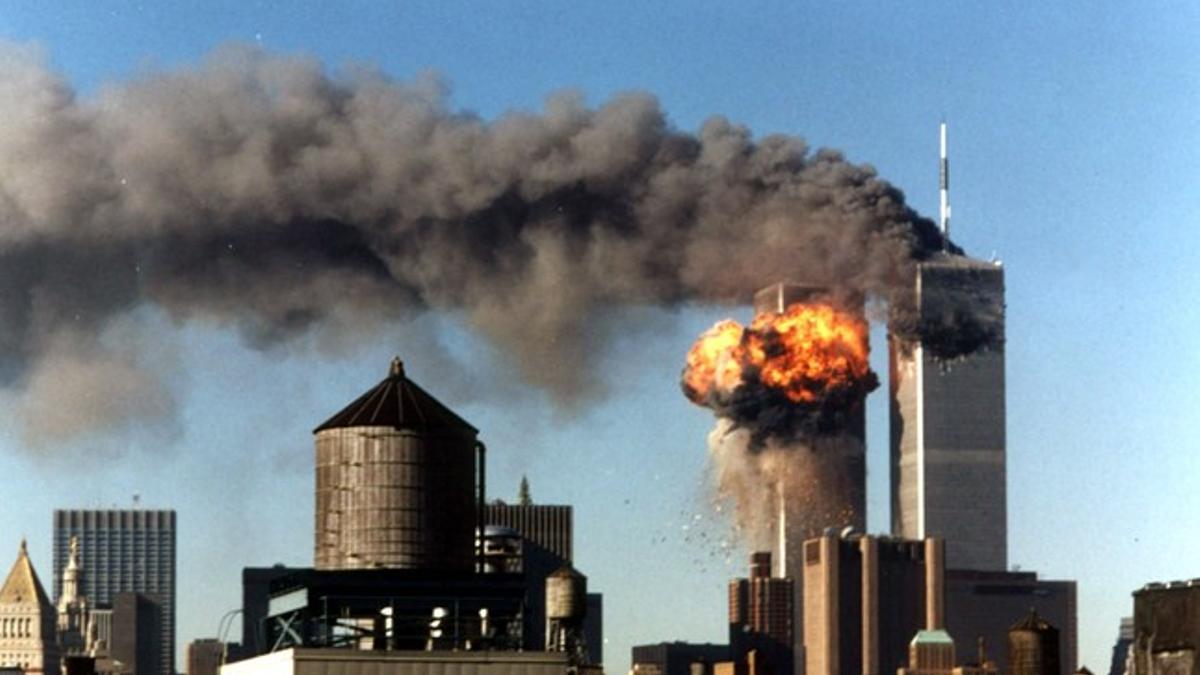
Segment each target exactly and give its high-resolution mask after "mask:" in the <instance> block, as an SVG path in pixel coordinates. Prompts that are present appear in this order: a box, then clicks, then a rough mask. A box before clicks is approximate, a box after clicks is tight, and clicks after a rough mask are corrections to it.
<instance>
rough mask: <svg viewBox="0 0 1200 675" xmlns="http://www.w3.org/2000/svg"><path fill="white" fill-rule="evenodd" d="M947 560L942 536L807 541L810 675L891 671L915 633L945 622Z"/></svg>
mask: <svg viewBox="0 0 1200 675" xmlns="http://www.w3.org/2000/svg"><path fill="white" fill-rule="evenodd" d="M944 560H945V545H944V542H942V541H941V540H940V539H926V540H924V541H912V540H902V539H888V538H880V537H872V536H864V535H850V536H846V537H840V536H837V535H832V534H828V535H825V536H822V537H818V538H816V539H809V540H808V541H806V542H804V658H805V672H806V673H807V675H860V674H861V675H894V674H895V673H896V671H897V669H898V668H900V666H902V665H903V664H904V663H905V660H906V659H905V657H906V656H907V655H908V651H909V645H910V640H911V639H912V637H913V635H915V634H916V633H917V632H918V631H919V630H921V629H922V628H930V627H932V628H933V629H934V630H936V629H939V628H942V627H943V621H944V620H945V604H944V599H943V597H944V596H943V579H944V573H945V562H944ZM941 632H943V633H944V631H941ZM951 649H953V643H951Z"/></svg>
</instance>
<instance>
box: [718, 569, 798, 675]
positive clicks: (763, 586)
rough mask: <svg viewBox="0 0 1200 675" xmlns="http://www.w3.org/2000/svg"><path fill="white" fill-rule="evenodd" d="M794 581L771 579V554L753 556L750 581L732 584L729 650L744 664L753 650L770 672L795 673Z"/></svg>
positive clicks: (735, 580) (735, 661)
mask: <svg viewBox="0 0 1200 675" xmlns="http://www.w3.org/2000/svg"><path fill="white" fill-rule="evenodd" d="M794 597H795V593H794V585H793V581H792V579H784V578H781V577H772V576H771V554H770V553H767V552H761V551H760V552H758V553H753V554H751V555H750V577H749V578H748V579H734V580H733V581H730V582H729V650H730V655H731V657H732V659H733V661H734V663H743V662H744V661H745V660H746V657H747V655H748V654H749V653H750V652H751V650H753V651H755V652H756V653H757V656H758V659H759V663H760V664H761V665H762V667H763V668H765V670H766V672H768V673H773V674H774V675H789V674H790V673H792V672H793V671H794V665H793V664H794V662H795V650H794V647H793V645H794V644H795V639H794V630H795V628H794V621H793V617H794V615H795V612H794V611H793V607H792V600H793V598H794Z"/></svg>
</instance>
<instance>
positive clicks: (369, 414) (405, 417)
mask: <svg viewBox="0 0 1200 675" xmlns="http://www.w3.org/2000/svg"><path fill="white" fill-rule="evenodd" d="M346 427H392V428H394V429H404V430H408V431H418V432H446V431H451V432H469V433H477V432H478V429H476V428H475V427H473V426H471V425H470V424H469V423H468V422H467V421H466V420H464V419H463V418H461V417H459V416H458V415H456V414H455V413H454V411H452V410H450V409H449V408H447V407H446V406H444V405H442V403H441V402H440V401H438V400H437V399H436V398H434V397H433V396H430V395H429V393H428V392H426V391H425V390H424V389H422V388H420V387H418V386H417V385H416V383H415V382H413V381H412V380H410V379H408V377H407V376H405V374H404V363H403V362H401V361H400V359H398V358H397V359H392V366H391V369H390V370H389V372H388V376H387V377H386V378H384V379H383V381H382V382H380V383H379V384H377V385H375V386H374V387H372V388H371V389H370V390H369V391H367V393H365V394H363V395H362V396H359V397H358V398H356V399H355V400H354V402H352V403H351V404H350V405H348V406H346V407H345V408H343V409H342V410H341V412H339V413H337V414H336V415H334V416H333V417H330V418H329V419H327V420H325V422H324V423H323V424H322V425H321V426H319V427H317V428H316V429H313V433H314V434H315V433H317V432H318V431H324V430H326V429H343V428H346Z"/></svg>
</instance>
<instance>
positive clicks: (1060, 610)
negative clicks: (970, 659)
mask: <svg viewBox="0 0 1200 675" xmlns="http://www.w3.org/2000/svg"><path fill="white" fill-rule="evenodd" d="M1031 608H1032V609H1035V610H1037V613H1038V615H1039V616H1040V617H1042V618H1043V619H1045V620H1047V621H1049V622H1050V623H1052V624H1054V625H1055V626H1056V627H1058V631H1059V633H1058V640H1059V647H1058V653H1059V673H1060V675H1070V673H1072V672H1074V671H1075V667H1076V649H1077V644H1078V642H1077V640H1078V637H1077V627H1076V587H1075V582H1074V581H1059V580H1048V579H1039V578H1038V575H1037V574H1036V573H1035V572H981V571H977V570H947V572H946V627H947V629H948V630H949V631H950V635H952V636H954V640H955V644H956V645H957V647H958V651H959V653H971V651H972V650H973V649H974V648H975V647H976V645H978V644H979V641H980V639H982V640H983V644H984V645H985V648H986V650H987V652H988V655H989V657H990V658H991V659H993V660H994V661H995V663H996V669H997V670H998V671H999V672H1001V673H1007V672H1009V670H1010V665H1011V664H1009V662H1008V651H1007V650H1006V649H1005V645H1007V644H1008V630H1009V628H1010V627H1011V626H1012V625H1013V624H1014V623H1015V622H1017V621H1018V620H1020V619H1021V618H1022V617H1024V616H1026V615H1027V614H1028V613H1029V610H1030V609H1031ZM1197 675H1200V673H1198V674H1197Z"/></svg>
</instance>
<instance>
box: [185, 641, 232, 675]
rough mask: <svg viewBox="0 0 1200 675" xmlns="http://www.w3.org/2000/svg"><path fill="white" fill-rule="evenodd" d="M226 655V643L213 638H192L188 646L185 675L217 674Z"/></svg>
mask: <svg viewBox="0 0 1200 675" xmlns="http://www.w3.org/2000/svg"><path fill="white" fill-rule="evenodd" d="M224 657H225V643H224V642H221V641H220V640H215V639H212V638H207V639H202V640H192V641H191V642H189V643H188V646H187V670H185V671H184V674H185V675H217V673H218V672H220V670H221V665H222V663H221V662H222V661H223V660H224Z"/></svg>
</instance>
